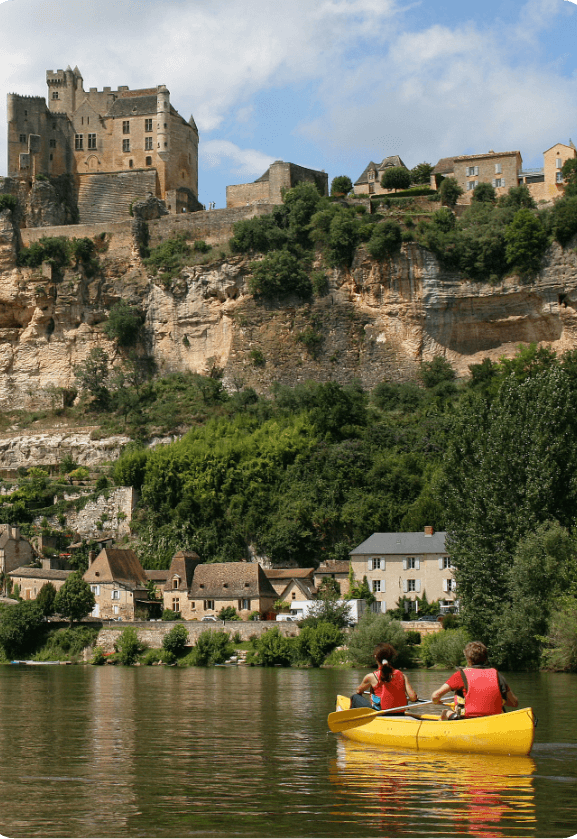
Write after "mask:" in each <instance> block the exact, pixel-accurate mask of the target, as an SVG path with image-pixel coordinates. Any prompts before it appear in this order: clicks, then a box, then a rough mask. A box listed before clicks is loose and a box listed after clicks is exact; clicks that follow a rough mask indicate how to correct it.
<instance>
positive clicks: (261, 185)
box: [226, 181, 270, 209]
mask: <svg viewBox="0 0 577 839" xmlns="http://www.w3.org/2000/svg"><path fill="white" fill-rule="evenodd" d="M269 194H270V184H269V182H268V181H259V182H258V183H255V184H237V185H235V186H227V188H226V206H227V208H229V209H232V208H233V207H245V206H246V205H247V204H254V203H255V202H256V201H259V202H263V203H269V201H270V198H269Z"/></svg>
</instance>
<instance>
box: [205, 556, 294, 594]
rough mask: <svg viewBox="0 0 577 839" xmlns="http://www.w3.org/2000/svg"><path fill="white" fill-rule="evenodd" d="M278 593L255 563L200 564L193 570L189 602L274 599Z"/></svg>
mask: <svg viewBox="0 0 577 839" xmlns="http://www.w3.org/2000/svg"><path fill="white" fill-rule="evenodd" d="M277 596H278V595H277V593H276V591H275V590H274V588H273V587H272V585H271V584H270V582H269V581H268V579H267V578H266V575H265V573H264V571H263V570H262V568H261V567H260V565H259V564H258V562H212V563H201V564H200V565H197V566H196V568H195V569H194V577H193V579H192V585H191V587H190V592H189V597H190V598H191V599H194V598H195V597H196V598H200V597H210V598H221V599H222V598H236V597H273V598H274V599H275V600H276V599H277Z"/></svg>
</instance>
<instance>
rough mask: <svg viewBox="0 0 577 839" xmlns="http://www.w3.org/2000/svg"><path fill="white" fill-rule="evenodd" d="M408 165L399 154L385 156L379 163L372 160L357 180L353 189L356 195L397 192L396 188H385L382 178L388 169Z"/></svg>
mask: <svg viewBox="0 0 577 839" xmlns="http://www.w3.org/2000/svg"><path fill="white" fill-rule="evenodd" d="M400 166H402V167H403V168H404V169H406V168H407V167H406V166H405V164H404V163H403V161H402V160H401V158H400V157H399V155H398V154H394V155H390V156H389V157H385V158H384V159H383V160H382V161H381V162H380V163H379V164H376V163H374V162H373V161H372V160H371V161H370V162H369V163H368V164H367V165H366V166H365V168H364V170H363V172H362V173H361V175H360V176H359V178H358V179H357V180H356V181H355V183H354V186H353V191H354V194H355V195H387V194H389V193H393V192H395V190H394V189H384V188H383V187H382V186H381V178H382V177H383V173H384V172H385V170H386V169H390V168H392V167H393V168H397V167H400Z"/></svg>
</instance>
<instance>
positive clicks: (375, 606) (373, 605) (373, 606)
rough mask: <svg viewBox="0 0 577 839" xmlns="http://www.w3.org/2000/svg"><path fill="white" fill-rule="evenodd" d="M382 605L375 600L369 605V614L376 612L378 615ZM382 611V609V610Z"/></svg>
mask: <svg viewBox="0 0 577 839" xmlns="http://www.w3.org/2000/svg"><path fill="white" fill-rule="evenodd" d="M384 605H385V604H384V603H380V602H379V601H378V600H375V602H374V603H371V612H376V613H377V614H379V613H380V611H381V608H382V607H384ZM383 611H384V608H383Z"/></svg>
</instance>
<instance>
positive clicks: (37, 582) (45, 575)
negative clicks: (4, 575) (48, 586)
mask: <svg viewBox="0 0 577 839" xmlns="http://www.w3.org/2000/svg"><path fill="white" fill-rule="evenodd" d="M73 573H74V572H73V571H66V570H57V569H44V568H15V569H14V571H11V572H10V573H9V575H8V576H9V577H10V579H11V580H12V584H13V585H17V586H18V588H19V590H20V597H22V599H23V600H36V598H37V596H38V593H39V591H40V589H41V588H42V586H43V585H45V583H52V585H53V586H54V588H55V589H56V591H59V590H60V589H61V588H62V586H63V585H64V583H65V582H66V580H67V579H68V577H69V576H70V575H71V574H73Z"/></svg>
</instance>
